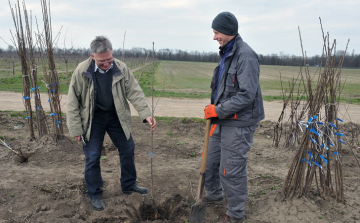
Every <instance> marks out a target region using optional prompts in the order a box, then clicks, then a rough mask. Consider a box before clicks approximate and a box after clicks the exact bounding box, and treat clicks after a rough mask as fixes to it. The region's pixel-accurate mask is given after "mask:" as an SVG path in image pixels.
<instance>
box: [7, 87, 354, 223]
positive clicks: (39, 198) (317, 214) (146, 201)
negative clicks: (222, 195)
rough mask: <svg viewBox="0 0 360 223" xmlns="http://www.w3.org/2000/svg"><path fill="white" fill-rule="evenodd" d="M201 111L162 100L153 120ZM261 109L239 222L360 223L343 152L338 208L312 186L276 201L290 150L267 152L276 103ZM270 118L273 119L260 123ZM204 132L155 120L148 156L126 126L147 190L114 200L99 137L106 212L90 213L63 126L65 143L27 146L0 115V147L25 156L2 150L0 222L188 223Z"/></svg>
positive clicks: (143, 130) (76, 148)
mask: <svg viewBox="0 0 360 223" xmlns="http://www.w3.org/2000/svg"><path fill="white" fill-rule="evenodd" d="M0 93H4V92H0ZM15 95H16V94H15ZM17 96H19V94H17ZM16 98H17V106H16V108H11V109H10V108H8V107H7V106H8V105H10V104H11V103H10V102H9V101H10V99H11V97H4V95H1V101H2V102H1V108H0V109H1V110H23V105H22V103H19V100H18V99H19V98H21V97H16ZM63 99H64V97H63ZM4 101H6V103H3V102H4ZM199 101H200V102H201V104H199ZM63 103H64V102H62V104H63ZM181 103H182V104H181ZM44 104H45V103H44ZM162 104H164V105H162ZM204 104H207V100H177V101H174V100H173V99H160V101H159V103H158V107H157V110H156V112H158V113H157V114H156V115H157V116H178V117H201V116H202V108H203V106H204ZM173 105H174V107H175V108H174V107H171V106H173ZM269 105H273V106H272V108H270V107H267V108H266V113H267V120H270V121H264V122H261V123H260V125H259V128H258V129H257V130H256V134H255V138H254V146H253V148H252V149H251V150H250V152H249V163H248V177H249V178H248V180H249V198H248V202H247V204H246V218H247V220H246V222H251V223H265V222H313V223H317V222H321V223H323V222H324V223H325V222H360V212H359V210H360V199H359V197H360V190H359V185H360V171H359V167H358V164H357V162H356V159H355V157H354V155H353V153H352V152H351V150H349V149H348V148H344V151H343V166H342V169H343V175H344V187H345V188H344V189H345V200H346V204H343V203H339V202H336V201H335V200H334V199H332V198H330V199H329V200H324V199H323V198H322V197H320V196H319V193H318V191H317V189H316V187H315V186H314V187H313V188H312V190H311V192H310V195H309V196H308V197H301V198H293V199H288V200H283V198H282V196H281V189H282V185H283V182H284V180H285V177H286V175H287V171H288V168H289V166H290V164H291V163H292V159H293V157H294V155H295V151H292V150H288V149H284V148H282V147H280V148H274V147H273V146H272V141H273V128H274V121H276V120H277V118H278V115H279V113H280V111H279V112H277V111H278V110H281V107H282V104H281V103H279V102H276V103H268V105H267V106H269ZM184 106H186V107H184ZM169 107H170V108H172V109H170V108H169ZM199 109H200V111H198V110H199ZM63 111H65V109H64V108H63ZM194 111H196V112H195V113H194ZM272 112H273V117H274V118H273V119H271V118H269V115H268V114H269V113H271V114H272ZM276 112H277V113H276ZM164 113H165V114H167V115H164ZM133 114H136V113H133ZM275 114H276V115H275ZM63 123H65V120H63ZM357 123H359V122H357ZM204 128H205V124H204V123H203V122H196V121H193V120H192V119H188V118H171V119H163V120H158V125H157V128H156V130H155V132H154V139H153V147H152V146H151V145H152V142H151V132H150V130H149V128H148V126H147V125H145V124H143V123H141V121H140V120H139V118H138V117H136V116H134V117H133V137H134V140H135V143H136V150H135V155H136V158H135V159H136V167H137V171H138V182H137V183H138V185H140V186H145V187H147V188H149V194H147V195H139V194H132V195H124V194H122V192H121V188H120V184H119V176H120V167H119V157H118V154H117V151H116V148H115V147H114V146H113V144H112V143H111V141H110V139H109V138H108V137H106V139H105V142H104V150H103V155H102V160H101V167H102V175H103V179H104V181H105V184H104V188H103V189H104V194H103V197H102V198H103V200H104V202H105V205H106V208H105V210H103V211H94V210H93V209H92V207H91V204H90V202H89V199H88V198H87V197H86V189H85V186H84V177H83V169H84V155H83V153H82V148H81V145H80V144H79V143H77V142H74V140H72V139H71V138H69V137H68V132H67V129H66V126H65V137H64V138H63V139H61V140H58V141H57V142H55V141H54V140H53V138H52V136H51V134H49V135H45V136H43V137H42V138H40V139H36V140H32V141H31V140H29V138H28V135H29V134H28V129H27V124H26V120H25V119H24V118H21V117H12V116H11V115H10V113H9V112H0V138H1V139H5V141H6V142H7V143H8V145H9V146H10V147H12V148H13V149H21V151H22V152H23V153H24V155H25V156H26V157H28V160H27V162H20V161H21V160H19V157H18V156H17V155H16V154H15V153H13V152H11V151H9V150H8V149H7V148H6V147H5V146H3V145H0V171H1V175H0V176H1V178H0V179H1V180H0V222H6V223H13V222H44V223H45V222H46V223H47V222H94V223H95V222H96V223H105V222H128V223H130V222H131V223H137V222H143V223H145V222H146V223H147V222H157V223H162V222H174V223H178V222H179V223H180V222H181V223H186V222H187V220H188V219H189V215H190V209H191V205H193V204H194V203H195V195H196V190H197V184H198V179H199V169H200V162H201V157H200V154H201V151H202V145H203V135H204ZM150 152H153V154H154V155H153V159H151V156H150ZM357 152H358V153H357V154H356V156H357V157H358V158H360V154H359V151H357ZM151 161H152V169H153V187H152V181H151ZM152 198H153V199H152ZM226 205H227V203H225V204H224V205H208V206H207V207H206V212H205V220H204V222H206V223H212V222H217V221H218V220H219V217H220V216H221V215H222V214H224V213H225V211H226ZM154 207H156V209H157V213H158V215H157V218H156V219H155V211H154Z"/></svg>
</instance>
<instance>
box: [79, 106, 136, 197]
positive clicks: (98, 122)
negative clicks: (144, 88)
mask: <svg viewBox="0 0 360 223" xmlns="http://www.w3.org/2000/svg"><path fill="white" fill-rule="evenodd" d="M105 132H107V133H108V134H109V136H110V138H111V140H112V142H113V143H114V145H115V146H116V147H117V149H118V151H119V156H120V166H121V177H120V183H121V188H122V190H123V191H124V190H129V189H132V188H133V187H134V186H135V181H136V169H135V160H134V149H135V143H134V141H133V139H132V137H130V139H129V140H127V139H126V136H125V134H124V131H123V129H122V127H121V125H120V122H119V119H118V117H117V114H116V113H115V112H104V111H96V112H95V113H94V117H93V120H92V126H91V134H90V141H87V142H86V145H85V146H84V147H83V150H84V154H85V158H86V161H85V183H86V188H87V194H88V196H89V198H90V199H93V198H98V197H100V196H101V195H102V193H103V190H102V189H101V187H102V186H103V180H102V177H101V169H100V158H101V150H102V147H103V142H104V136H105Z"/></svg>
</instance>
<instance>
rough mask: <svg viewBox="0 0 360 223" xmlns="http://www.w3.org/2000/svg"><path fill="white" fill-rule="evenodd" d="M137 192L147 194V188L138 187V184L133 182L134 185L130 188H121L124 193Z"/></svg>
mask: <svg viewBox="0 0 360 223" xmlns="http://www.w3.org/2000/svg"><path fill="white" fill-rule="evenodd" d="M134 192H136V193H139V194H147V192H148V189H147V188H145V187H139V186H138V185H136V184H135V187H133V188H132V189H130V190H123V193H124V194H132V193H134Z"/></svg>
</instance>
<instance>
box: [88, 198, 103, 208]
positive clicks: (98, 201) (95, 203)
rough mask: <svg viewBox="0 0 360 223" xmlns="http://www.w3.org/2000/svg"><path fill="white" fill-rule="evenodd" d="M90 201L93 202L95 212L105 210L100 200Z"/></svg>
mask: <svg viewBox="0 0 360 223" xmlns="http://www.w3.org/2000/svg"><path fill="white" fill-rule="evenodd" d="M90 201H91V204H92V206H93V209H94V210H95V211H101V210H104V208H105V204H104V202H103V201H102V200H101V199H100V198H93V199H90Z"/></svg>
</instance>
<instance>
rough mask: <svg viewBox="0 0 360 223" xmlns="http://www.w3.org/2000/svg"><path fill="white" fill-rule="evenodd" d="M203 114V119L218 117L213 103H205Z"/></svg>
mask: <svg viewBox="0 0 360 223" xmlns="http://www.w3.org/2000/svg"><path fill="white" fill-rule="evenodd" d="M204 116H205V117H204V119H209V118H214V117H218V115H217V114H216V111H215V105H207V106H206V107H205V108H204Z"/></svg>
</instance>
